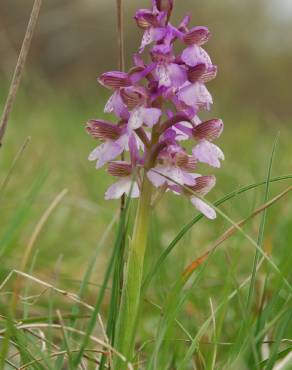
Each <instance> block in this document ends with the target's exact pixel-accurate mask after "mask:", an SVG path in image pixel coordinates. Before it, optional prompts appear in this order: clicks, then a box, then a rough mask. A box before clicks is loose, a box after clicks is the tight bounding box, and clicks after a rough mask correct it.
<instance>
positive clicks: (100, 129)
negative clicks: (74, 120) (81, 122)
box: [86, 119, 121, 140]
mask: <svg viewBox="0 0 292 370" xmlns="http://www.w3.org/2000/svg"><path fill="white" fill-rule="evenodd" d="M86 131H87V132H88V133H89V134H90V135H92V136H93V137H94V138H96V139H101V140H117V139H118V138H119V137H120V135H121V129H120V128H119V127H118V126H116V125H113V124H112V123H110V122H107V121H103V120H95V119H92V120H90V121H88V122H87V124H86Z"/></svg>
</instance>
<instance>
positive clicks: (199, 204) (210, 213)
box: [191, 197, 216, 220]
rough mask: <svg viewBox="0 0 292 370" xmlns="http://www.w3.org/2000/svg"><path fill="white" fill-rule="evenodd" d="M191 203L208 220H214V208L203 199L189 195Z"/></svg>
mask: <svg viewBox="0 0 292 370" xmlns="http://www.w3.org/2000/svg"><path fill="white" fill-rule="evenodd" d="M191 202H192V204H193V205H194V206H195V207H196V208H197V210H199V211H200V212H201V213H203V215H205V216H206V217H207V218H209V219H210V220H214V219H215V218H216V212H215V210H214V209H213V208H212V207H210V206H209V204H207V203H205V202H204V201H203V200H201V199H199V198H197V197H191Z"/></svg>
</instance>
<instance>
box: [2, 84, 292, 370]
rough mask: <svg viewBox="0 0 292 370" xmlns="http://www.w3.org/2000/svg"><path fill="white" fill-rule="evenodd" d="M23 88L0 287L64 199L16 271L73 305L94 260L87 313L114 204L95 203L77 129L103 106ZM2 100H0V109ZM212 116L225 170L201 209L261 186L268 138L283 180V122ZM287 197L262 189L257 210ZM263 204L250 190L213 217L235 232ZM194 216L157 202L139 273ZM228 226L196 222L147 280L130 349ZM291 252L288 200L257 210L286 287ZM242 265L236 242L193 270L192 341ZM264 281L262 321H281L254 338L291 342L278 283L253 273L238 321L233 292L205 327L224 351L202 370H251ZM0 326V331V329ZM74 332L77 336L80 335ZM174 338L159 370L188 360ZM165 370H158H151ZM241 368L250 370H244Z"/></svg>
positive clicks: (243, 271)
mask: <svg viewBox="0 0 292 370" xmlns="http://www.w3.org/2000/svg"><path fill="white" fill-rule="evenodd" d="M29 87H30V84H29V83H27V82H25V83H24V86H23V88H22V89H21V91H20V95H19V96H18V99H17V104H16V105H15V109H14V111H13V114H12V117H11V120H10V122H9V127H8V132H7V136H6V137H5V142H4V146H3V147H2V148H1V151H0V183H1V181H3V180H4V179H5V177H6V175H7V173H8V172H9V170H10V168H11V165H12V162H13V160H14V158H15V156H16V153H17V152H18V150H19V148H20V147H21V145H22V144H23V142H24V141H25V140H26V138H27V137H30V142H29V144H28V145H27V147H26V149H25V150H24V152H23V153H22V155H21V157H20V158H19V159H18V161H17V163H16V165H15V167H14V169H13V171H12V173H11V176H10V178H9V182H8V184H7V186H6V187H5V188H4V189H1V193H0V218H1V222H0V256H1V264H0V278H1V281H2V280H3V279H4V277H5V276H7V274H8V273H9V272H10V271H11V270H12V269H17V268H18V267H19V264H20V262H21V258H22V256H23V253H24V251H25V248H26V246H27V244H28V241H29V239H30V237H31V235H32V233H33V230H34V228H35V226H36V224H37V222H38V220H39V219H40V217H41V215H42V214H43V213H44V212H45V210H46V209H47V207H48V206H49V205H50V203H51V202H52V200H53V199H54V197H55V196H56V195H57V194H58V193H59V192H61V191H62V190H63V189H64V188H66V189H68V194H67V195H66V196H65V198H64V199H63V200H62V202H61V204H60V205H58V207H57V209H56V210H54V212H53V213H52V214H51V215H50V217H49V219H48V221H47V223H46V224H45V227H44V228H43V229H42V231H41V233H40V235H39V237H38V238H37V240H36V243H35V245H34V250H33V255H32V256H31V258H30V262H29V266H28V269H30V270H31V273H32V274H33V275H34V276H36V277H39V278H41V279H43V280H45V281H47V282H50V283H52V284H54V285H55V286H57V287H59V288H61V289H65V290H69V291H72V292H76V293H77V292H78V290H79V287H80V284H81V280H82V278H83V275H84V273H85V270H86V268H87V266H88V264H89V263H90V261H92V258H93V256H94V254H95V251H96V249H98V250H99V253H98V257H97V261H96V265H95V268H94V271H93V273H92V275H91V277H90V285H89V289H88V290H87V292H86V296H85V300H86V301H87V302H89V303H90V304H94V302H95V300H96V296H97V294H98V291H99V285H100V284H101V282H102V276H103V274H104V271H105V268H106V265H107V261H108V259H109V256H110V254H111V252H112V249H113V245H114V237H115V232H116V230H117V225H116V223H114V224H113V227H112V228H111V230H110V231H109V233H108V235H107V237H106V238H105V240H104V241H103V243H102V244H101V243H100V241H101V239H102V238H103V236H104V234H105V232H106V230H107V228H108V226H109V224H110V223H111V222H112V221H113V218H114V217H115V215H116V214H117V211H118V208H119V202H118V201H105V200H104V198H103V196H104V192H105V190H106V188H107V186H109V184H110V183H111V182H112V179H111V178H110V177H109V176H108V175H106V173H105V171H104V170H99V171H97V170H96V169H95V168H94V164H93V163H90V162H88V161H87V156H88V153H89V152H90V151H91V150H92V149H93V148H94V146H95V145H96V144H97V143H96V142H95V141H94V140H93V139H92V138H91V137H89V136H88V135H87V134H86V132H85V130H84V124H85V122H86V120H88V119H89V118H94V117H103V113H102V106H103V104H104V102H105V101H106V98H107V96H106V95H105V94H104V93H103V94H101V93H100V92H99V91H97V92H96V91H93V92H92V93H90V94H89V96H82V97H80V96H78V94H76V95H75V94H72V96H70V95H68V94H66V95H65V94H64V93H62V92H56V91H53V90H51V89H49V88H48V87H47V86H42V85H41V84H40V86H39V87H38V88H37V89H35V90H32V91H30V89H29ZM4 97H5V91H4V90H3V91H2V97H1V99H2V104H1V106H3V102H4ZM215 115H218V116H220V117H222V118H223V119H224V122H225V131H224V133H223V135H222V138H221V139H220V140H219V142H218V144H219V145H220V147H221V148H222V149H223V150H224V153H225V155H226V160H225V161H224V162H223V166H222V168H221V169H220V170H213V169H211V168H210V171H209V173H215V174H216V176H217V185H216V188H215V189H214V190H213V191H212V193H211V194H210V197H208V199H209V200H210V201H214V200H215V199H218V198H220V197H222V196H223V195H224V194H226V193H227V192H229V191H232V190H235V189H237V188H239V187H240V186H243V185H247V184H249V183H254V182H258V181H261V180H265V179H266V177H267V171H268V166H269V160H270V156H271V151H272V147H273V144H274V142H275V138H276V136H277V135H278V133H279V135H280V136H279V140H278V144H277V147H276V153H275V158H274V163H273V168H272V176H278V175H284V174H289V173H291V169H292V166H291V164H292V161H291V158H292V147H291V142H292V133H291V129H290V128H289V122H279V121H277V119H276V118H275V117H269V116H268V117H263V116H262V115H259V114H255V113H253V112H248V111H241V110H240V108H238V109H235V108H234V107H233V108H232V107H228V106H226V105H224V99H222V100H221V103H220V100H219V102H218V103H217V105H216V106H215ZM202 171H204V173H207V171H208V169H207V168H206V167H202ZM288 185H291V180H288V181H287V180H286V181H281V182H277V183H272V184H271V185H270V193H269V198H271V197H272V196H275V195H276V194H278V193H280V192H281V191H282V190H284V189H285V188H286V187H287V186H288ZM264 192H265V187H264V186H261V187H259V188H257V189H254V190H251V191H249V192H248V193H244V194H242V195H238V196H236V197H235V198H234V199H232V200H231V201H228V202H226V203H225V204H224V205H222V206H220V209H222V210H223V211H224V212H225V213H226V214H227V215H228V216H229V217H230V218H231V219H232V220H234V221H238V220H240V219H242V218H244V217H247V216H248V215H249V214H250V213H251V212H252V211H253V210H254V209H255V208H256V207H258V206H260V205H261V204H262V203H263V199H264ZM134 206H135V204H134ZM133 208H134V207H133ZM196 214H197V211H196V210H195V209H194V208H193V206H192V205H191V204H190V203H189V202H188V201H187V200H186V199H183V198H182V197H177V196H174V195H170V194H167V195H166V196H165V197H164V198H163V200H162V201H161V202H160V204H159V205H158V206H157V208H156V209H155V212H154V214H153V217H152V229H151V235H150V240H149V248H148V253H147V258H146V271H147V270H149V268H150V267H151V266H152V265H153V261H155V260H156V259H157V258H158V256H159V255H160V253H161V252H162V251H163V250H164V249H165V248H166V247H167V245H168V244H169V242H170V241H171V240H172V239H173V238H174V237H175V235H176V234H177V233H178V232H179V230H180V229H181V228H182V227H183V225H184V224H185V223H187V222H188V221H190V220H191V219H192V218H193V217H194V216H195V215H196ZM260 219H261V218H260V216H258V217H256V218H255V219H253V220H252V221H250V222H249V223H248V225H247V226H245V227H244V231H245V232H246V233H248V234H249V235H250V236H251V237H253V238H254V239H255V240H256V239H257V235H258V232H259V231H258V230H259V223H260ZM229 226H230V224H229V223H228V222H227V221H226V220H224V219H223V218H222V217H221V216H220V215H218V217H217V219H216V220H215V221H209V220H205V219H203V220H202V221H200V223H198V224H196V225H195V226H194V227H193V228H192V230H191V231H190V232H188V233H187V234H186V235H185V236H184V238H183V239H182V241H181V242H179V244H178V245H177V246H176V247H175V249H174V251H173V252H172V253H171V254H170V255H169V256H168V257H167V260H166V261H165V262H164V263H163V265H162V266H161V267H160V269H159V271H158V274H157V275H156V276H155V278H154V279H153V281H152V283H151V285H150V287H149V289H148V292H147V295H146V300H145V302H144V304H143V314H142V320H141V327H140V329H139V344H142V343H143V342H144V341H146V340H149V339H151V338H153V337H154V336H155V331H156V328H157V325H158V322H159V319H160V312H159V310H157V308H155V307H154V306H153V305H152V304H151V303H150V302H154V303H155V304H157V305H160V306H162V305H163V304H164V303H165V299H166V296H167V295H168V294H169V292H170V291H171V289H172V287H173V284H174V283H175V281H176V280H177V278H178V276H179V275H180V274H181V272H182V271H183V269H184V268H185V267H186V266H187V264H188V263H189V262H190V261H192V260H194V259H195V258H197V257H199V256H200V255H201V254H202V253H204V251H206V250H207V248H208V246H209V245H210V244H211V243H212V241H214V240H215V239H217V238H218V237H219V236H220V235H221V234H222V233H223V232H224V231H225V230H226V229H227V228H228V227H229ZM291 246H292V207H291V196H289V195H288V196H287V197H285V198H284V199H282V200H281V201H280V202H279V203H277V204H275V205H273V206H272V208H271V209H269V210H268V212H267V220H266V225H265V234H264V242H263V248H264V250H265V251H266V253H267V254H269V255H270V256H271V258H272V259H273V261H274V262H275V264H276V265H277V266H278V267H279V269H280V271H281V274H282V275H283V276H285V277H286V278H287V279H288V278H289V269H290V268H291V260H292V249H291ZM254 254H255V249H254V247H253V246H252V245H250V243H249V242H248V241H247V240H246V239H245V238H244V237H243V236H242V235H240V234H236V235H235V236H233V237H232V238H231V239H229V240H227V241H226V242H225V243H224V245H223V246H221V247H220V248H219V249H218V251H216V253H215V254H214V255H212V257H211V258H210V259H209V261H208V264H207V266H206V267H205V268H204V269H203V270H202V273H201V275H200V279H199V281H198V282H197V283H196V284H195V285H194V286H192V285H190V286H189V287H188V290H187V291H188V299H187V300H186V302H185V303H184V305H183V308H182V310H181V311H180V312H179V313H178V315H177V318H178V319H179V320H180V321H181V322H182V324H183V325H184V326H185V327H186V328H187V330H188V331H189V332H190V333H192V335H195V334H196V332H197V331H198V329H199V328H200V326H201V325H202V323H203V322H204V320H206V318H207V317H208V316H209V315H210V313H211V309H210V299H211V300H212V302H213V305H214V307H216V306H218V305H219V304H220V302H222V301H223V300H224V299H225V298H226V297H227V296H228V294H229V293H230V292H231V291H233V290H234V289H236V288H237V286H238V285H239V284H240V283H241V282H242V281H243V280H244V279H245V278H247V277H248V276H249V275H250V274H251V271H252V264H253V258H254ZM32 264H33V266H32ZM266 276H269V278H268V283H267V287H266V292H265V296H266V301H265V304H266V305H267V307H269V309H268V310H267V313H266V315H267V317H266V318H265V320H266V322H270V321H271V320H273V318H275V317H276V316H277V314H279V313H280V314H281V313H283V315H281V317H280V319H279V320H278V321H276V322H275V324H274V325H273V326H272V327H271V329H270V330H268V335H267V337H266V338H268V339H270V340H275V338H276V337H277V333H279V331H280V330H281V333H280V337H281V339H283V338H289V335H290V337H291V330H290V328H291V327H290V326H289V324H287V323H286V321H287V319H286V318H285V317H286V316H285V313H286V315H287V312H289V310H287V300H288V301H289V297H290V298H291V295H290V294H289V292H287V289H286V288H285V287H284V286H283V284H282V282H281V279H280V278H279V276H278V275H277V274H275V273H274V272H273V270H272V269H271V268H270V267H269V265H268V264H267V263H264V265H263V267H262V268H261V269H260V272H259V273H258V275H257V281H256V289H255V294H254V296H253V299H252V308H251V312H250V313H248V317H247V318H246V317H245V312H247V311H246V306H245V304H246V300H247V289H243V290H241V291H240V293H239V294H238V295H237V296H236V298H234V299H233V300H232V301H230V303H228V305H226V306H224V308H223V310H221V311H220V313H219V314H218V316H217V317H216V323H217V324H216V325H217V326H216V327H217V329H216V330H217V334H218V338H216V340H217V341H219V342H224V343H225V342H227V343H233V345H219V347H218V349H217V351H218V354H217V360H216V365H215V367H214V368H216V369H225V368H226V369H227V368H228V366H229V365H230V363H229V361H231V359H233V360H232V361H235V363H234V362H232V361H231V363H232V364H233V365H232V368H233V369H238V370H241V369H249V368H250V369H253V368H255V369H256V368H257V367H256V364H255V362H253V361H254V360H250V356H252V355H251V353H252V352H251V349H250V346H251V344H250V343H251V342H250V340H249V335H251V336H253V335H254V332H253V330H254V328H255V326H256V325H258V324H259V323H260V322H261V320H262V316H261V315H260V312H261V311H259V305H260V301H261V295H262V291H263V286H264V282H265V278H266ZM25 286H26V289H29V290H30V294H39V293H40V292H42V289H40V288H39V287H37V285H36V284H32V283H27V284H25ZM12 287H13V285H12V284H8V286H6V287H5V288H4V289H3V290H2V291H0V303H1V307H2V310H3V311H2V312H5V307H7V306H8V302H9V300H10V297H11V293H10V292H11V290H12ZM109 293H110V287H109V289H108V290H107V293H106V296H105V300H104V302H103V307H102V311H103V314H104V315H105V317H106V316H107V314H108V303H109V296H110V294H109ZM71 306H72V302H70V301H68V300H66V299H63V298H62V297H59V296H58V295H57V294H54V293H52V292H49V291H46V292H43V294H42V295H41V296H39V297H37V299H35V300H32V301H28V302H26V303H24V304H22V303H19V306H18V309H17V314H18V315H22V312H23V309H24V307H25V309H26V310H28V311H29V315H31V317H35V316H40V315H48V312H49V310H51V314H52V312H53V313H54V312H55V310H56V309H57V308H58V309H61V310H62V313H63V314H64V315H65V314H66V313H69V312H70V309H71ZM284 319H285V320H286V321H285V320H284ZM245 320H246V321H245ZM249 320H251V321H249ZM283 320H284V321H283ZM247 322H248V324H246V325H247V326H246V327H242V324H243V323H247ZM283 323H284V324H285V325H284V324H283ZM3 325H4V322H3V321H2V324H1V326H2V327H5V325H4V326H3ZM80 325H81V327H82V325H83V324H80ZM281 325H282V326H283V325H284V327H283V328H282V327H281ZM243 326H244V325H243ZM242 330H243V331H242ZM213 335H214V334H213V330H212V325H211V326H210V327H209V328H208V330H207V332H206V334H205V335H204V336H203V338H202V341H203V342H210V341H212V340H214V337H213ZM184 338H185V335H184V333H182V331H181V330H180V329H179V328H178V327H177V326H175V325H174V326H173V329H172V332H171V333H169V334H168V339H170V342H169V343H170V347H167V346H164V347H163V349H162V350H161V352H160V360H159V361H161V362H160V368H158V369H159V370H160V369H164V368H173V369H176V368H177V367H176V361H178V362H179V360H178V359H181V358H182V357H183V354H184V353H185V352H186V350H187V348H188V344H187V343H184V342H183V341H179V340H178V339H184ZM152 346H153V343H151V342H150V343H148V344H147V345H146V346H145V352H144V355H145V356H146V357H147V353H148V356H149V354H151V353H152V351H153V347H152ZM271 346H272V345H271ZM286 347H287V345H286V344H281V345H280V344H279V346H278V347H277V352H280V349H281V350H282V349H283V348H284V349H285V348H286ZM271 348H272V347H271ZM213 351H214V346H213V345H208V344H202V345H201V346H200V351H199V353H202V358H204V360H202V358H201V357H200V356H199V355H196V356H194V360H193V361H194V362H196V363H197V366H198V369H200V368H202V369H203V368H206V369H207V368H208V369H211V368H212V366H213V365H212V364H211V362H212V361H211V359H212V356H213V354H214V352H213ZM144 355H143V356H144ZM237 355H238V356H239V357H238V359H237ZM143 356H142V359H143V358H144V357H143ZM234 356H235V357H234ZM204 361H205V362H206V363H205V364H204ZM171 363H172V365H170V364H171ZM165 364H168V365H167V366H170V367H163V366H166V365H165ZM234 364H236V365H234ZM250 364H253V365H252V366H255V367H248V366H251V365H250ZM171 366H172V367H171ZM191 366H193V365H192V364H189V367H187V368H190V369H191V368H193V367H191ZM204 366H205V367H204ZM208 366H209V367H208ZM234 366H236V367H234ZM8 368H9V367H8ZM267 368H268V367H267ZM290 368H291V367H290Z"/></svg>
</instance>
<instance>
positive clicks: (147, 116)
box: [139, 107, 161, 128]
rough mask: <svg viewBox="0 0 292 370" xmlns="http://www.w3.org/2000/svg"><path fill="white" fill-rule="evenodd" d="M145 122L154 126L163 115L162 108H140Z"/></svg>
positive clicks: (149, 125)
mask: <svg viewBox="0 0 292 370" xmlns="http://www.w3.org/2000/svg"><path fill="white" fill-rule="evenodd" d="M139 111H140V115H141V118H142V121H143V123H145V124H146V125H147V126H148V127H150V128H152V127H153V126H154V125H155V124H156V123H157V122H158V120H159V118H160V116H161V110H160V109H158V108H143V107H141V108H139Z"/></svg>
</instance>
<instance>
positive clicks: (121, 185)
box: [105, 176, 140, 200]
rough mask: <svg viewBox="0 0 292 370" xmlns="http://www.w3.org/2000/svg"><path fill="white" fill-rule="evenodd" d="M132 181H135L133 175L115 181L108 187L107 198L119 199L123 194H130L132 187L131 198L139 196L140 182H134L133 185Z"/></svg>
mask: <svg viewBox="0 0 292 370" xmlns="http://www.w3.org/2000/svg"><path fill="white" fill-rule="evenodd" d="M132 183H133V179H132V177H130V176H128V177H124V178H122V179H121V180H119V181H118V182H116V183H114V184H113V185H111V186H110V187H109V188H108V189H107V191H106V193H105V199H106V200H108V199H118V198H121V196H122V195H123V194H127V195H129V194H130V191H131V189H132V192H131V198H138V197H139V195H140V191H139V187H138V184H137V182H134V183H133V186H132Z"/></svg>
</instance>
